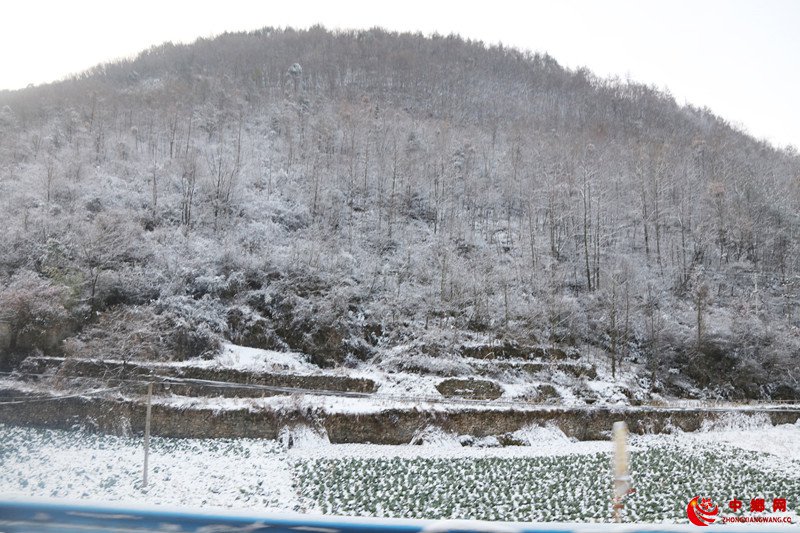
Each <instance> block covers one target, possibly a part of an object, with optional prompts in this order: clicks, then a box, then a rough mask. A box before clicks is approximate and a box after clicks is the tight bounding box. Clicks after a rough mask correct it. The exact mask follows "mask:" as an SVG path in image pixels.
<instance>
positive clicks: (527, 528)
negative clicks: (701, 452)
mask: <svg viewBox="0 0 800 533" xmlns="http://www.w3.org/2000/svg"><path fill="white" fill-rule="evenodd" d="M719 528H724V530H725V531H727V532H731V533H732V532H739V533H742V532H744V531H754V532H756V531H757V532H758V533H788V532H795V533H797V532H800V528H799V527H798V525H797V524H785V525H779V524H753V525H725V526H710V529H719ZM697 529H698V528H697V526H692V525H683V524H674V525H671V524H558V523H538V524H536V523H516V524H515V523H505V522H497V523H494V522H479V521H453V520H441V521H433V520H398V519H380V518H352V517H321V516H305V515H299V514H296V515H290V514H286V515H280V514H266V513H265V514H263V515H259V514H258V513H251V512H249V511H238V513H237V512H232V511H227V510H226V511H217V512H205V511H186V510H167V509H162V508H159V507H153V506H151V507H137V506H130V507H122V506H111V505H106V504H94V505H92V504H87V503H72V502H69V503H68V502H63V501H58V500H52V501H48V500H0V533H38V532H59V533H96V532H97V533H99V532H104V533H141V532H145V531H162V532H170V533H177V532H181V533H192V532H194V533H225V532H248V533H257V532H266V531H269V532H270V533H444V532H457V533H471V532H480V533H487V532H496V533H511V532H514V533H567V532H574V533H601V532H603V533H611V532H613V533H623V532H624V533H638V532H643V533H645V532H646V533H657V532H662V533H688V532H690V531H696V530H697Z"/></svg>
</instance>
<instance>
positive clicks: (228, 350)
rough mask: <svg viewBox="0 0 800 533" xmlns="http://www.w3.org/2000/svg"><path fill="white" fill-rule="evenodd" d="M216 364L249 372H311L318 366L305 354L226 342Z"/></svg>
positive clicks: (215, 360) (215, 359) (216, 359)
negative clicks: (308, 359) (309, 360)
mask: <svg viewBox="0 0 800 533" xmlns="http://www.w3.org/2000/svg"><path fill="white" fill-rule="evenodd" d="M212 361H213V363H214V366H218V367H223V368H232V369H235V370H242V371H247V372H275V371H292V372H301V373H309V372H313V371H314V369H317V370H318V369H319V368H318V367H316V366H314V365H312V364H311V363H309V362H307V361H306V358H305V356H304V355H302V354H299V353H292V352H276V351H273V350H261V349H258V348H247V347H245V346H237V345H235V344H224V345H223V347H222V353H220V354H219V355H217V356H216V357H215V358H214V359H213V360H212Z"/></svg>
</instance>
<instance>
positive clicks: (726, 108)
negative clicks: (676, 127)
mask: <svg viewBox="0 0 800 533" xmlns="http://www.w3.org/2000/svg"><path fill="white" fill-rule="evenodd" d="M0 15H1V16H2V18H0V89H12V88H19V87H24V86H26V85H28V84H29V83H34V84H37V83H43V82H48V81H53V80H57V79H60V78H63V77H65V76H67V75H69V74H72V73H75V72H79V71H82V70H84V69H86V68H89V67H91V66H92V65H95V64H97V63H99V62H104V61H109V60H112V59H115V58H119V57H127V56H133V55H135V54H136V53H137V52H139V51H141V50H142V49H144V48H148V47H149V46H151V45H154V44H160V43H162V42H164V41H173V42H191V41H193V40H194V39H196V38H197V37H201V36H202V37H208V36H211V35H214V34H218V33H220V32H223V31H226V30H227V31H238V30H248V29H255V28H260V27H263V26H293V27H308V26H311V25H313V24H318V23H319V24H323V25H324V26H327V27H328V28H369V27H373V26H382V27H385V28H388V29H395V30H410V31H422V32H423V33H432V32H438V33H444V34H447V33H459V34H461V35H462V36H464V37H469V38H474V39H481V40H483V41H485V42H487V43H497V42H502V43H503V44H507V45H511V46H515V47H517V48H522V49H527V50H534V51H546V52H548V53H549V54H550V55H552V56H553V57H554V58H555V59H556V60H558V62H559V63H561V64H562V65H565V66H567V67H570V68H577V67H581V66H587V67H589V68H590V69H591V70H593V71H594V72H595V73H597V74H599V75H601V76H618V77H620V78H630V79H632V80H635V81H639V82H645V83H648V84H654V85H656V86H658V87H659V88H662V89H668V90H669V91H670V92H671V93H672V94H673V96H675V97H676V99H677V100H678V102H680V103H684V102H689V103H692V104H694V105H698V106H707V107H709V108H711V109H712V110H713V111H714V112H715V113H717V114H718V115H721V116H722V117H724V118H725V119H727V120H729V121H730V122H732V123H734V124H736V125H737V126H739V127H741V128H744V129H746V130H747V131H749V132H750V133H752V134H753V135H755V136H756V137H759V138H766V139H768V140H770V141H771V142H773V143H775V144H776V145H779V146H785V145H787V144H793V145H795V146H796V147H798V148H800V105H798V100H797V98H796V95H797V94H798V93H800V0H660V1H646V0H594V1H588V0H553V1H530V0H529V1H517V2H511V1H504V0H490V1H484V2H469V1H460V2H435V1H434V0H423V1H420V0H403V1H400V0H398V1H396V2H385V1H380V0H372V1H346V2H345V1H340V2H336V1H307V0H283V1H280V2H272V1H260V2H257V1H252V0H251V1H244V0H223V1H219V0H218V1H216V2H210V1H206V0H194V1H184V0H179V1H170V0H158V1H154V0H135V1H134V0H118V1H108V0H106V1H89V0H70V1H65V0H61V1H45V0H38V1H37V0H10V1H4V2H3V4H2V6H0Z"/></svg>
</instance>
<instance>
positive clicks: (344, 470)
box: [297, 444, 800, 522]
mask: <svg viewBox="0 0 800 533" xmlns="http://www.w3.org/2000/svg"><path fill="white" fill-rule="evenodd" d="M770 464H771V458H770V456H768V455H766V454H761V453H754V452H747V451H744V450H739V449H734V448H730V447H723V448H720V449H717V450H711V449H700V450H698V449H692V448H689V447H685V446H679V445H672V444H668V445H656V446H651V447H648V448H647V449H644V450H642V451H636V452H634V453H632V456H631V470H632V474H633V477H634V482H635V488H636V492H635V493H634V494H632V495H631V496H630V497H629V498H628V499H627V501H626V505H625V516H626V519H627V520H630V521H637V522H661V521H669V522H675V521H686V505H687V503H688V502H689V500H690V499H691V498H692V497H694V496H696V495H707V496H711V497H712V498H713V499H714V500H715V501H716V502H718V503H719V504H720V507H721V509H722V508H723V507H726V506H727V505H726V504H727V502H728V501H729V500H730V499H731V498H732V497H734V496H736V497H737V498H738V499H740V500H745V502H749V500H750V498H755V497H764V498H766V499H767V501H768V502H771V501H772V498H778V497H780V498H786V499H787V501H788V502H789V507H790V509H791V510H793V511H796V510H797V508H798V504H800V478H798V477H797V474H796V472H795V473H788V474H787V475H783V474H780V473H778V472H775V471H774V470H773V469H771V468H770ZM609 470H610V456H609V455H608V454H605V453H596V454H591V455H566V456H558V457H526V458H485V459H482V458H477V459H476V458H467V459H423V458H420V459H399V458H394V459H391V458H389V459H334V460H330V459H320V460H312V461H308V462H304V463H300V464H298V465H297V480H298V482H297V483H298V485H297V486H298V489H299V491H300V493H301V495H302V496H303V497H304V498H308V499H310V500H311V501H312V502H313V503H314V505H315V506H316V507H318V508H319V509H320V510H321V511H322V512H324V513H330V514H340V515H370V516H386V517H402V518H431V517H436V518H453V519H480V520H503V521H570V522H572V521H577V522H585V521H588V522H594V521H608V520H609V518H610V517H611V477H610V472H609Z"/></svg>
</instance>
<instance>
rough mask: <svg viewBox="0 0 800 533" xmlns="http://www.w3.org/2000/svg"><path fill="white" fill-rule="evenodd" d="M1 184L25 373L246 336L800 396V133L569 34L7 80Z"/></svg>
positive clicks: (228, 43) (269, 39) (364, 357)
mask: <svg viewBox="0 0 800 533" xmlns="http://www.w3.org/2000/svg"><path fill="white" fill-rule="evenodd" d="M765 97H768V95H765ZM0 205H2V208H0V222H1V223H2V225H3V228H4V231H3V232H2V234H0V250H2V254H0V320H2V323H0V366H2V367H3V368H4V369H9V368H16V367H17V366H18V365H19V364H20V362H21V361H22V360H23V359H24V358H25V357H26V356H28V355H30V354H33V353H38V352H43V353H45V354H49V355H60V356H61V355H64V356H68V357H99V358H104V359H113V360H124V361H127V360H139V359H143V360H151V361H168V360H184V359H189V358H195V357H211V356H214V355H217V354H220V353H222V350H223V345H224V343H234V344H236V345H241V346H247V347H253V348H259V349H264V350H271V351H278V352H287V353H288V352H291V353H301V354H305V355H306V356H307V359H308V363H309V364H311V365H313V366H315V367H323V368H331V367H333V368H339V369H342V372H344V373H347V372H353V373H354V374H358V375H364V374H365V373H366V374H369V373H370V371H371V369H380V371H381V372H412V373H416V374H421V375H422V376H423V377H424V376H455V377H459V378H464V379H468V378H469V377H471V376H473V375H474V372H475V368H476V365H477V363H475V362H476V361H479V362H480V364H481V365H483V367H486V368H487V369H488V370H486V372H484V373H483V374H482V375H484V376H489V377H491V378H493V379H498V380H502V379H501V378H503V376H506V375H507V373H508V372H511V373H514V372H520V370H519V368H508V367H513V366H514V365H517V366H519V365H521V364H523V363H524V362H526V361H537V362H542V361H547V362H551V363H558V362H563V364H574V365H583V367H586V368H589V367H591V368H593V369H595V370H593V372H599V373H600V376H601V378H602V379H604V380H606V381H607V382H610V383H612V384H613V383H619V384H620V385H624V386H625V387H628V389H637V390H639V391H640V392H642V393H643V394H645V395H652V396H653V397H722V398H729V399H742V398H772V399H800V385H799V384H798V381H797V380H798V378H799V377H800V372H799V370H800V369H799V368H798V361H800V335H798V333H800V313H799V307H800V296H798V290H799V289H800V274H799V273H798V260H799V259H800V246H799V245H800V242H798V237H799V235H800V233H799V230H800V216H798V212H800V157H799V156H798V154H797V153H793V152H791V151H786V150H779V149H776V148H774V147H772V146H770V145H769V144H767V143H765V142H761V141H758V140H756V139H753V138H752V137H749V136H748V135H747V134H746V133H744V132H742V131H739V130H737V129H736V128H734V127H732V126H731V125H729V124H728V123H726V122H725V121H724V120H723V119H722V118H720V117H716V116H714V115H712V114H711V113H710V112H708V111H707V110H703V109H697V108H693V107H690V106H680V105H678V104H677V103H676V102H675V101H674V100H673V99H672V98H671V97H670V96H669V95H668V94H664V93H662V92H659V91H658V90H655V89H653V88H650V87H646V86H642V85H637V84H634V83H631V82H622V81H619V80H606V79H599V78H597V77H595V76H594V75H592V74H591V73H590V72H588V71H586V70H578V71H570V70H567V69H564V68H562V67H561V66H559V65H558V63H557V62H556V61H555V60H554V59H553V58H551V57H549V56H546V55H533V54H529V53H524V52H520V51H518V50H514V49H509V48H504V47H499V46H491V47H489V46H486V45H484V44H483V43H480V42H474V41H465V40H463V39H461V38H458V37H454V36H448V37H442V36H433V37H424V36H422V35H419V34H396V33H389V32H385V31H382V30H370V31H359V32H330V31H327V30H325V29H323V28H319V27H316V28H312V29H310V30H307V31H295V30H291V29H286V30H276V29H271V28H265V29H263V30H260V31H257V32H252V33H228V34H224V35H222V36H220V37H218V38H215V39H210V40H208V39H200V40H198V41H197V42H195V43H193V44H191V45H173V44H169V43H167V44H164V45H161V46H157V47H154V48H151V49H150V50H147V51H145V52H143V53H141V54H140V55H139V56H138V57H137V58H135V59H132V60H126V61H120V62H117V63H112V64H107V65H100V66H98V67H96V68H94V69H92V70H90V71H88V72H86V73H84V74H82V75H80V76H77V77H75V78H73V79H69V80H64V81H61V82H57V83H53V84H50V85H45V86H40V87H32V88H28V89H24V90H20V91H13V92H9V91H5V92H0ZM304 364H305V363H304ZM504 364H505V365H506V366H503V365H504ZM558 364H562V363H558ZM539 370H540V369H539ZM560 370H563V369H560ZM376 371H377V370H376ZM537 371H538V370H537ZM562 374H563V372H560V373H559V371H554V372H553V373H547V374H545V377H544V378H542V375H539V377H538V378H537V379H539V380H540V381H541V380H544V382H546V381H547V379H552V380H553V381H554V384H555V385H557V386H559V379H561V378H559V376H560V375H562ZM524 375H527V374H524V372H523V373H522V374H515V375H514V378H513V379H505V378H503V379H505V381H506V382H510V383H514V382H523V383H522V384H523V385H524V379H523V377H521V376H524ZM572 377H573V378H575V379H577V381H575V382H573V381H570V384H571V385H570V386H571V387H573V388H574V389H575V390H579V389H581V387H583V388H584V389H585V388H587V387H589V385H588V384H587V383H586V381H587V380H591V376H589V377H587V376H585V375H582V374H575V375H574V376H572ZM570 379H572V378H570ZM544 382H543V383H544ZM537 383H538V382H537ZM575 383H578V385H575ZM581 383H582V384H581ZM544 384H546V383H544ZM536 386H538V387H541V384H539V385H536ZM552 388H553V387H552V386H551V389H552ZM589 388H591V387H589Z"/></svg>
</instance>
